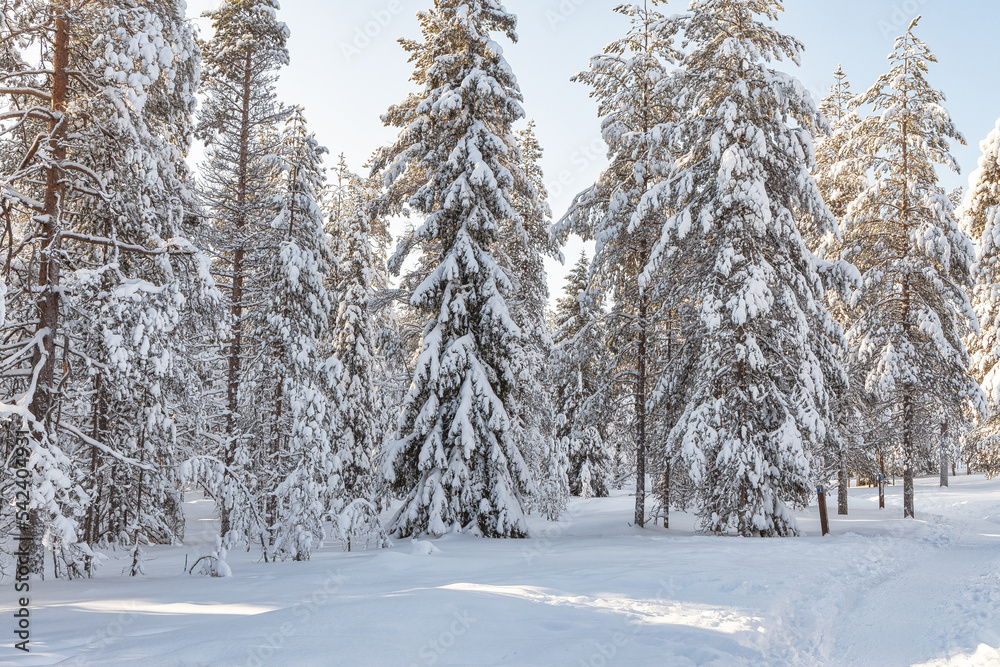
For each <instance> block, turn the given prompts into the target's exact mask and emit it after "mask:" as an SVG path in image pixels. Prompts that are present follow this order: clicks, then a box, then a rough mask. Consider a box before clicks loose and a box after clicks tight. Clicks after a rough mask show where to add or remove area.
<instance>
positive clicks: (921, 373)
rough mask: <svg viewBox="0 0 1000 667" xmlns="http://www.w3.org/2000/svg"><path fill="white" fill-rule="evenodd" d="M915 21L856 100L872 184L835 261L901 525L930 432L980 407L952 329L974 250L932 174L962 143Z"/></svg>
mask: <svg viewBox="0 0 1000 667" xmlns="http://www.w3.org/2000/svg"><path fill="white" fill-rule="evenodd" d="M918 21H919V17H918V18H917V19H914V21H913V22H912V23H911V24H910V26H909V28H908V29H907V31H906V34H905V35H903V36H902V37H900V38H899V39H897V40H896V43H895V46H894V48H893V51H892V53H891V54H890V56H889V61H890V70H889V72H887V73H886V74H884V75H882V76H881V77H879V79H878V81H877V82H876V83H875V85H873V86H872V87H871V88H870V89H869V90H868V91H867V92H865V93H864V94H862V95H861V96H860V97H859V99H858V102H859V104H862V105H870V106H871V107H872V109H873V111H874V115H872V116H870V117H868V118H865V119H864V120H862V121H861V123H860V124H859V125H858V126H857V128H856V129H855V131H854V136H853V137H852V138H851V141H850V146H849V150H853V151H856V152H858V153H861V154H862V157H860V158H857V160H858V161H860V164H861V168H860V169H859V170H864V171H867V172H869V173H870V174H871V175H872V179H873V181H872V184H871V185H870V186H869V187H867V188H866V189H865V190H864V191H862V192H861V194H860V195H859V196H858V197H857V199H855V201H854V202H852V203H851V204H850V206H849V207H848V221H849V222H848V225H847V229H846V230H845V242H844V248H845V251H844V255H843V256H844V258H845V259H847V260H849V261H851V262H853V263H854V264H855V265H856V266H857V268H858V269H859V270H860V271H861V273H862V276H863V285H862V289H861V291H860V292H859V293H858V294H857V295H856V296H855V298H854V302H853V303H852V306H853V312H852V313H851V320H852V324H851V327H850V329H849V330H848V338H849V341H850V344H851V351H852V355H853V363H854V364H857V365H858V366H859V367H861V368H863V369H864V373H865V390H866V391H867V392H868V393H869V394H870V395H871V396H872V400H873V401H874V402H876V403H877V404H878V406H879V412H880V413H881V415H882V420H881V424H880V426H881V430H882V432H883V433H884V434H885V437H887V438H891V440H892V444H893V445H894V446H895V449H896V450H897V451H898V452H899V455H900V456H901V458H902V462H903V485H904V488H903V498H904V502H903V514H904V516H906V517H912V516H914V502H913V477H914V469H915V468H916V467H918V466H922V465H927V466H928V467H930V466H929V465H928V464H929V462H930V461H931V459H932V448H933V446H934V443H935V440H936V437H937V434H938V433H940V425H941V423H942V422H944V421H949V422H950V423H951V424H958V423H961V422H962V421H963V419H964V416H963V412H964V411H973V412H979V411H981V410H984V409H985V402H984V399H983V395H982V391H981V390H980V388H979V386H978V385H977V384H976V382H975V381H974V380H973V379H972V378H971V377H970V376H969V374H968V372H967V371H966V369H967V368H968V366H969V361H970V360H969V357H968V354H967V352H966V348H965V345H964V344H963V342H962V331H963V328H964V327H968V326H975V316H974V313H973V311H972V306H971V304H970V303H969V299H968V296H967V295H966V291H965V290H966V289H967V288H969V287H971V280H970V265H971V263H972V258H973V252H974V249H973V245H972V243H971V241H970V240H969V238H968V237H967V236H966V235H965V234H964V233H963V232H962V230H961V229H960V228H959V226H958V223H957V222H956V220H955V216H954V211H953V208H952V203H951V201H950V200H949V198H948V196H947V193H946V192H945V191H944V190H943V189H942V188H941V186H940V185H939V184H938V177H937V173H936V172H935V165H943V166H945V167H948V168H950V169H952V170H956V171H957V170H958V165H957V163H956V162H955V159H954V158H953V157H952V155H951V153H950V152H949V146H948V142H949V140H954V141H958V142H959V143H964V139H963V138H962V135H961V134H960V133H959V132H958V130H957V129H956V128H955V125H954V123H953V122H952V120H951V117H950V116H949V115H948V112H947V111H946V110H945V109H944V107H943V106H942V103H943V102H944V95H943V94H942V93H941V92H940V91H937V90H935V89H934V88H932V87H931V86H930V84H929V83H928V81H927V78H926V77H927V74H928V69H929V65H930V64H931V63H934V62H937V60H936V58H935V57H934V55H933V54H932V53H931V52H930V50H929V49H928V48H927V46H926V44H924V43H923V42H922V41H920V40H919V39H918V38H917V37H916V35H915V34H914V30H915V28H916V26H917V23H918Z"/></svg>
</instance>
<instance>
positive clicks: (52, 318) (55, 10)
mask: <svg viewBox="0 0 1000 667" xmlns="http://www.w3.org/2000/svg"><path fill="white" fill-rule="evenodd" d="M52 25H53V31H54V36H53V43H52V75H51V77H52V99H51V102H50V105H49V109H50V110H51V112H52V120H50V121H49V127H48V130H49V135H48V140H47V141H48V153H49V159H50V162H49V164H48V166H47V168H46V175H45V197H44V200H43V207H44V208H43V213H42V223H41V230H40V231H41V252H40V253H39V258H38V294H39V297H38V301H37V302H36V304H37V308H38V329H37V330H36V333H40V334H42V336H41V339H42V342H41V346H40V347H38V346H36V348H35V350H34V352H33V353H32V359H31V362H32V366H33V367H34V368H39V367H41V371H40V372H39V374H38V382H37V385H36V389H35V393H34V395H33V396H32V398H31V402H30V403H29V405H28V410H29V412H30V413H31V416H32V417H33V418H34V420H33V421H34V423H35V425H36V427H38V426H41V428H43V429H45V431H47V432H48V433H50V434H51V433H53V432H54V429H53V428H52V425H51V424H49V417H50V415H51V413H52V411H53V410H54V409H55V408H56V396H55V394H56V392H57V391H58V389H57V380H56V344H55V341H56V337H57V335H58V333H59V305H60V304H59V263H58V260H57V258H56V256H57V254H58V250H59V232H60V231H61V227H62V203H63V198H64V196H65V193H66V185H65V181H64V179H63V175H62V168H61V167H62V164H63V163H64V162H65V160H66V143H65V141H64V138H65V136H66V127H67V124H68V123H67V122H66V117H65V113H66V98H67V93H68V90H69V48H70V16H69V0H57V1H56V2H54V3H53V4H52ZM33 435H34V436H35V437H38V435H39V434H37V433H35V434H33ZM43 532H44V529H43V526H42V520H41V516H40V514H39V513H38V511H37V510H31V511H29V513H28V522H27V523H22V524H21V525H20V526H19V530H18V533H19V535H18V537H19V540H20V547H21V548H22V549H24V550H25V551H27V554H28V556H27V564H28V568H29V571H30V572H31V574H34V575H36V576H38V577H44V572H45V547H44V545H43V544H42V533H43Z"/></svg>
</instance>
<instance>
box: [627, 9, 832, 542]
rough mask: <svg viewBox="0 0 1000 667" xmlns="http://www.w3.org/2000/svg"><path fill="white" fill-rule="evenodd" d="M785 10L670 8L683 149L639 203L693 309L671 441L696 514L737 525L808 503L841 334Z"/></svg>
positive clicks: (791, 528)
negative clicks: (665, 177)
mask: <svg viewBox="0 0 1000 667" xmlns="http://www.w3.org/2000/svg"><path fill="white" fill-rule="evenodd" d="M782 9H783V7H782V3H781V2H779V1H778V0H751V1H750V2H743V1H740V2H737V1H736V0H695V1H694V2H692V4H691V8H690V10H691V11H690V12H689V13H688V14H687V15H684V16H678V17H673V18H671V19H669V22H670V23H671V24H672V25H673V26H674V29H676V30H678V31H680V32H681V33H682V35H683V39H684V41H685V43H686V44H687V45H688V48H687V52H686V54H685V56H684V59H683V61H682V63H681V67H680V68H679V69H678V70H677V71H675V72H673V73H671V74H670V75H669V77H668V78H667V79H665V80H664V82H663V85H664V86H665V87H667V88H668V89H669V90H672V91H674V93H675V95H677V96H679V97H678V99H681V100H683V101H684V105H683V108H682V109H681V110H680V114H681V118H680V119H679V120H678V122H676V123H673V124H671V125H669V126H667V127H665V128H663V131H664V132H666V133H667V139H668V141H669V145H671V146H675V147H677V149H678V151H677V158H678V159H677V163H676V166H675V168H674V171H673V173H672V175H671V178H670V180H669V181H666V182H664V183H662V184H660V185H657V186H655V187H654V188H653V189H652V191H651V192H650V193H649V194H648V195H647V196H646V197H645V198H644V201H643V202H642V203H641V204H640V207H639V210H640V212H644V211H647V212H656V211H658V212H660V213H661V214H662V215H664V216H665V217H666V218H667V219H666V221H665V223H664V225H663V234H662V238H661V240H660V241H659V243H658V244H657V245H656V247H655V248H654V249H653V251H652V253H651V258H650V262H649V265H650V267H651V268H647V269H646V272H647V274H649V273H651V271H652V269H654V268H656V267H663V266H670V267H678V269H677V270H682V271H683V272H684V273H683V276H684V285H685V286H686V289H685V291H684V292H683V293H682V294H678V296H683V298H678V297H675V299H676V300H675V301H674V303H675V304H677V305H678V306H679V307H680V306H682V305H683V304H692V305H693V307H694V308H695V309H696V310H695V313H696V316H695V317H682V318H681V322H682V323H683V324H682V325H681V326H682V330H681V339H682V340H683V341H685V345H686V346H687V348H688V351H687V352H686V354H687V356H688V358H689V361H685V362H684V363H683V364H679V365H678V369H680V368H686V369H689V370H687V371H685V373H686V374H687V375H689V376H691V377H693V382H691V383H690V385H689V386H688V387H687V388H685V389H684V391H683V394H682V396H683V403H684V408H683V412H682V414H681V416H680V418H679V420H678V422H677V423H676V425H674V426H673V428H672V430H671V431H670V434H669V436H668V438H667V449H668V451H670V452H675V454H674V457H675V461H676V462H677V464H679V465H681V466H683V468H684V471H685V473H686V475H687V476H688V477H689V478H690V481H691V483H692V484H693V488H694V493H695V501H696V503H697V504H698V506H699V507H698V516H699V518H700V520H701V525H702V527H703V528H704V529H706V530H709V531H713V532H722V533H737V534H740V535H760V536H774V535H788V534H794V533H796V532H797V529H796V527H795V523H794V519H793V517H792V514H791V511H790V507H793V506H796V505H799V504H804V503H805V502H807V500H808V498H809V496H810V491H811V484H810V477H811V473H812V469H811V465H810V458H811V456H810V453H811V451H812V450H813V448H814V447H815V446H816V444H817V443H818V442H820V441H822V440H823V439H824V438H825V437H826V433H827V431H828V429H829V428H830V421H831V415H830V406H829V397H828V391H827V378H826V377H825V373H829V372H831V370H832V369H833V368H835V367H836V360H835V359H834V358H833V350H832V349H831V347H830V341H831V340H835V339H836V338H837V335H838V333H839V331H838V328H837V325H836V323H835V322H834V321H833V320H832V318H831V317H830V315H829V314H828V313H827V312H826V310H825V309H824V307H823V303H822V302H823V297H824V288H823V284H822V281H821V280H820V277H819V274H818V271H817V262H816V261H815V258H814V257H813V255H812V254H811V253H810V252H809V251H808V250H807V249H806V247H805V245H804V243H803V241H802V238H801V236H800V233H799V231H798V228H797V221H796V216H797V215H810V216H813V218H814V220H815V221H816V222H815V223H814V224H817V225H822V226H825V227H828V228H832V226H833V224H834V223H833V219H832V215H831V214H830V213H829V210H828V209H827V208H826V206H825V204H824V203H823V201H822V197H821V196H820V194H819V191H818V190H817V188H816V185H815V182H814V181H813V178H812V176H811V175H810V173H809V172H810V170H811V168H812V167H813V163H812V162H813V161H812V155H813V147H812V132H813V131H815V130H816V129H817V128H818V127H820V126H821V124H822V116H821V114H820V113H819V111H818V109H817V108H816V107H815V106H814V104H813V102H812V101H811V100H810V98H809V96H808V95H807V94H806V93H805V91H804V90H803V88H802V85H801V84H800V83H799V82H798V81H797V80H796V79H795V78H794V77H792V76H790V75H788V74H786V73H784V72H781V71H779V70H776V69H773V68H772V67H770V66H769V63H771V62H773V61H780V60H786V59H787V60H791V61H793V62H797V61H798V59H799V55H800V53H801V50H802V47H801V45H800V44H799V42H798V41H796V40H795V39H794V38H791V37H788V36H786V35H783V34H781V33H780V32H778V31H777V30H776V29H775V28H774V27H772V26H771V25H769V23H767V22H766V21H773V20H775V19H776V18H777V17H778V14H779V13H780V12H781V11H782ZM689 363H690V364H691V365H690V366H689V365H688V364H689ZM675 385H676V383H675Z"/></svg>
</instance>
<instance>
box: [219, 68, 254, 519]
mask: <svg viewBox="0 0 1000 667" xmlns="http://www.w3.org/2000/svg"><path fill="white" fill-rule="evenodd" d="M252 64H253V63H252V59H251V52H250V50H247V52H246V55H245V57H244V61H243V67H244V69H243V90H242V95H243V100H242V102H243V108H242V110H241V115H242V117H241V119H240V155H239V165H238V167H239V176H238V177H239V182H238V184H237V192H236V201H237V211H236V229H238V230H241V229H243V228H244V227H245V226H246V223H247V218H246V205H247V188H248V187H249V174H248V173H247V172H248V169H249V164H250V91H251V84H252V80H251V65H252ZM245 256H246V252H245V250H244V248H243V247H242V246H241V247H239V248H237V249H236V252H235V253H234V254H233V282H232V292H231V294H230V304H231V314H232V318H233V329H232V333H231V335H232V341H231V344H230V347H229V375H228V377H227V399H228V408H229V416H228V418H227V420H226V436H227V438H226V440H227V443H226V461H225V462H226V470H225V473H224V478H226V479H228V478H229V477H230V476H231V475H232V473H231V472H230V466H232V464H233V460H234V457H235V454H236V440H237V437H238V436H237V433H236V416H237V409H238V408H239V388H240V382H241V381H242V372H241V371H242V360H243V281H244V277H245V275H244V274H245V271H246V267H245V266H244V259H245ZM231 511H232V510H231V508H230V507H229V506H228V505H227V499H225V498H223V499H222V507H221V508H220V511H219V514H220V518H221V527H220V532H221V533H222V537H223V538H225V536H226V535H227V534H228V533H229V531H230V529H231V518H230V513H231Z"/></svg>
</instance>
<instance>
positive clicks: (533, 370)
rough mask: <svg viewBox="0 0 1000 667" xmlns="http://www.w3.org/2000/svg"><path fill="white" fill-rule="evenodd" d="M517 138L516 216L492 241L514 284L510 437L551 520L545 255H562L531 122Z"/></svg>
mask: <svg viewBox="0 0 1000 667" xmlns="http://www.w3.org/2000/svg"><path fill="white" fill-rule="evenodd" d="M517 142H518V148H519V149H520V155H521V168H522V169H523V171H524V175H525V179H524V180H523V182H522V183H521V188H520V189H519V190H518V191H516V192H515V193H514V198H513V204H514V208H515V210H516V211H517V212H518V213H519V214H520V219H511V220H507V221H505V222H504V223H503V224H502V225H501V235H500V242H499V243H498V244H497V256H498V261H499V262H500V264H501V265H502V266H503V267H504V268H506V269H507V270H508V271H509V272H510V275H511V277H512V280H513V283H514V293H513V294H512V295H511V298H510V312H511V318H512V319H513V320H514V322H515V323H516V324H517V326H518V327H519V328H520V330H521V334H522V336H521V342H520V346H521V351H520V353H519V354H521V355H523V358H524V364H523V365H522V367H521V372H520V376H519V377H518V379H517V385H516V388H515V390H514V397H513V398H514V400H515V401H516V402H517V407H516V410H515V413H514V415H515V416H516V418H515V420H514V433H513V435H514V438H515V441H516V442H517V448H518V449H519V450H520V451H522V452H524V453H525V456H527V457H528V462H529V463H530V465H531V468H532V469H533V470H536V471H537V472H538V477H539V479H538V480H537V481H538V485H537V487H538V488H537V491H538V493H537V494H536V496H537V497H535V498H533V499H532V505H533V506H541V507H543V508H547V509H544V512H545V513H546V514H547V516H549V517H552V518H556V517H557V516H558V514H559V513H560V512H561V511H562V508H563V507H564V506H565V503H566V500H567V498H566V496H567V495H568V481H567V480H566V478H565V471H564V470H563V469H562V467H561V463H560V462H561V461H563V460H564V459H565V453H564V452H563V451H562V449H561V446H560V445H561V443H560V442H559V441H557V440H555V439H554V438H553V428H554V425H555V421H554V420H555V414H554V412H553V407H552V399H551V397H550V395H549V391H548V389H547V387H548V383H549V379H550V368H549V359H550V358H551V356H552V349H553V345H552V337H551V335H550V334H549V330H548V326H547V323H546V321H545V311H546V308H547V306H548V301H549V288H548V278H547V276H546V274H545V257H546V256H548V257H551V258H553V259H562V253H561V252H560V251H559V246H558V243H557V242H556V240H555V238H554V237H553V235H552V230H551V227H552V224H551V220H552V212H551V210H550V209H549V205H548V192H547V191H546V189H545V184H544V174H543V172H542V168H541V164H540V161H541V159H542V148H541V144H539V142H538V137H537V135H536V134H535V123H534V121H529V122H528V124H527V127H526V128H525V129H524V130H521V131H519V132H518V133H517Z"/></svg>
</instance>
